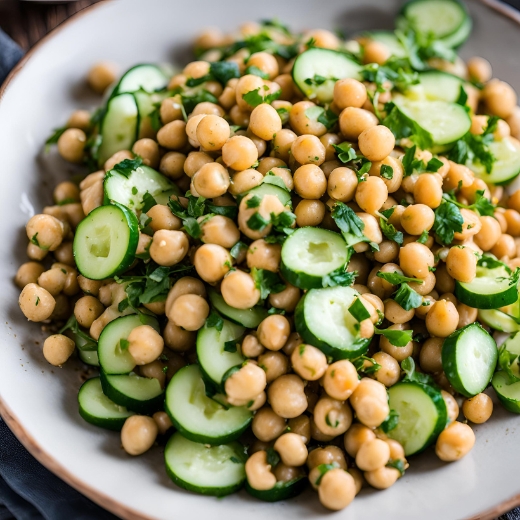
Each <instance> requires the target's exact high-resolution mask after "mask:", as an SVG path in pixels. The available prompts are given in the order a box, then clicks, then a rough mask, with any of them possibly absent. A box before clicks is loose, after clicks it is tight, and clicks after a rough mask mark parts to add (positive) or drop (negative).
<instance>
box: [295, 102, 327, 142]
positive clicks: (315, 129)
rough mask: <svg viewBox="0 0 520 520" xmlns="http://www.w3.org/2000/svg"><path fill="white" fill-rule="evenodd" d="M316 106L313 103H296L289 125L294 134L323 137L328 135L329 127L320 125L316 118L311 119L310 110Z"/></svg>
mask: <svg viewBox="0 0 520 520" xmlns="http://www.w3.org/2000/svg"><path fill="white" fill-rule="evenodd" d="M315 106H316V105H315V104H314V103H313V102H312V101H299V102H298V103H295V104H294V105H293V107H292V108H291V111H290V113H289V123H290V125H291V128H292V130H293V131H294V132H296V133H297V134H298V135H304V134H307V135H314V136H317V137H321V136H322V135H325V134H326V133H327V127H326V126H325V125H324V124H323V123H320V122H319V121H318V120H317V116H316V118H312V119H311V118H310V117H309V116H308V114H310V113H311V112H312V111H311V112H309V109H312V108H313V107H315Z"/></svg>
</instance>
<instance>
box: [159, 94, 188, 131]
mask: <svg viewBox="0 0 520 520" xmlns="http://www.w3.org/2000/svg"><path fill="white" fill-rule="evenodd" d="M159 115H160V118H161V122H162V124H163V125H166V124H168V123H171V122H172V121H177V120H179V119H182V100H181V97H180V95H175V96H172V97H167V98H166V99H163V100H162V101H161V106H160V108H159Z"/></svg>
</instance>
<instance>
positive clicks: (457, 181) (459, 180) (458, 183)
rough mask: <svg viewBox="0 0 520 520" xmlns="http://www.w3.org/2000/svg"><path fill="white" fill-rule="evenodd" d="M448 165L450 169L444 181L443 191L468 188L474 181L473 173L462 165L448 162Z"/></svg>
mask: <svg viewBox="0 0 520 520" xmlns="http://www.w3.org/2000/svg"><path fill="white" fill-rule="evenodd" d="M449 164H450V169H449V172H448V175H447V176H446V178H445V179H444V182H443V185H442V188H443V190H445V191H448V190H458V189H459V188H460V187H462V188H469V187H470V186H471V185H472V184H473V181H474V180H475V176H474V174H473V172H472V171H471V170H470V169H469V168H468V167H467V166H464V165H463V164H457V163H455V162H453V161H450V162H449Z"/></svg>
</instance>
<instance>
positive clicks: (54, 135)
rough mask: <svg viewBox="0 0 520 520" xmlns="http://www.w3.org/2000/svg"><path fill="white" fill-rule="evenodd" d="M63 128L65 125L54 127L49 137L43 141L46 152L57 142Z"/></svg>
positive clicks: (65, 128) (63, 130)
mask: <svg viewBox="0 0 520 520" xmlns="http://www.w3.org/2000/svg"><path fill="white" fill-rule="evenodd" d="M65 130H67V127H66V126H62V127H61V128H55V129H54V130H53V131H52V134H51V135H50V137H49V138H48V139H47V140H46V141H45V151H46V152H48V151H49V149H50V147H51V146H52V145H53V144H57V143H58V140H59V138H60V137H61V136H62V135H63V133H64V132H65Z"/></svg>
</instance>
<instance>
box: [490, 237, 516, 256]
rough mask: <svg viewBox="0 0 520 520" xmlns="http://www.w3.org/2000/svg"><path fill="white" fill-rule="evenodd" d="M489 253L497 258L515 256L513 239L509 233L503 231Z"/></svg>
mask: <svg viewBox="0 0 520 520" xmlns="http://www.w3.org/2000/svg"><path fill="white" fill-rule="evenodd" d="M491 253H492V254H494V255H495V256H496V257H497V258H504V257H507V258H514V257H515V256H516V244H515V239H514V238H513V237H512V236H511V235H508V234H506V233H504V234H503V235H501V236H500V238H499V239H498V240H497V243H496V244H495V245H494V246H493V247H492V248H491Z"/></svg>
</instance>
